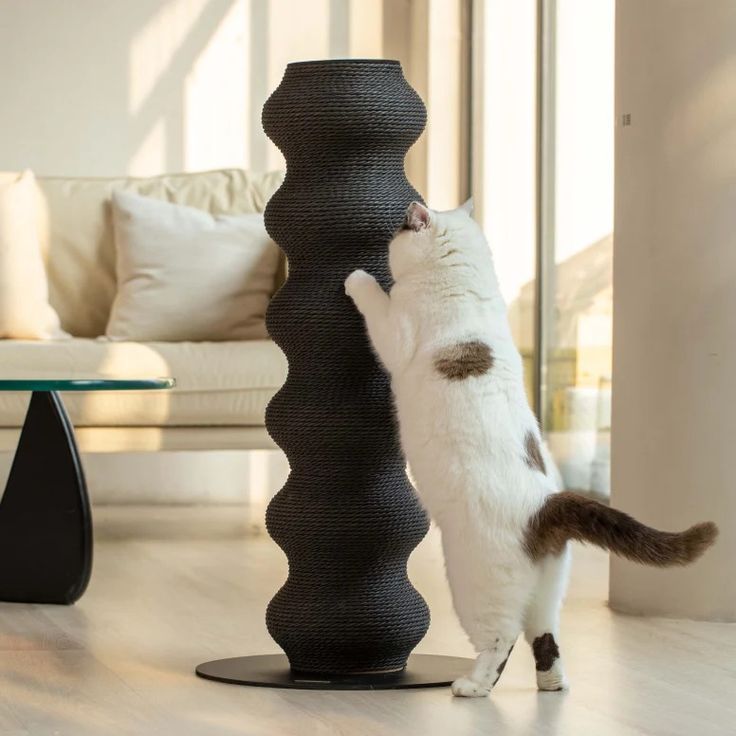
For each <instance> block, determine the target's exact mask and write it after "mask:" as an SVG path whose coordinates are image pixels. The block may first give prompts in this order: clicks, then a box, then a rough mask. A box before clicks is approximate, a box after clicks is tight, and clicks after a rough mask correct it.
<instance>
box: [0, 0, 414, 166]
mask: <svg viewBox="0 0 736 736" xmlns="http://www.w3.org/2000/svg"><path fill="white" fill-rule="evenodd" d="M0 2H2V12H1V13H0V64H1V65H2V68H4V69H12V70H13V73H12V74H4V75H2V77H0V95H2V99H3V117H2V120H0V170H2V169H9V170H13V169H22V168H27V167H30V168H32V169H34V170H35V171H36V172H37V173H38V174H40V175H62V176H119V175H121V174H124V173H127V174H132V175H140V176H148V175H151V174H159V173H161V172H163V171H169V172H172V171H187V170H199V169H211V168H219V167H243V168H250V169H254V170H260V171H265V170H269V169H274V168H281V167H282V159H281V157H280V154H279V153H278V151H277V150H276V148H275V147H274V146H273V144H271V143H270V141H268V139H267V138H266V137H265V135H264V134H263V132H262V130H261V122H260V116H261V108H262V106H263V103H264V102H265V100H266V98H267V97H268V95H269V94H270V92H271V91H272V90H273V88H274V87H275V86H276V85H277V84H278V82H279V81H280V78H281V75H282V73H283V69H284V66H285V65H286V64H287V63H288V62H289V61H292V60H294V59H305V58H306V59H309V58H325V57H346V56H370V57H380V56H383V52H384V36H386V37H387V38H389V42H388V45H389V46H391V45H392V43H391V41H390V38H391V37H390V36H387V35H386V34H387V33H388V30H387V28H385V27H388V26H391V25H393V24H392V22H391V17H393V16H389V13H390V14H396V13H397V12H398V10H397V8H398V6H401V8H403V10H402V12H405V10H406V9H405V8H404V5H406V4H405V3H399V4H396V3H392V2H391V1H390V0H383V2H381V1H380V0H379V1H378V2H371V3H353V2H348V0H321V1H320V2H310V3H305V2H302V0H279V2H270V1H269V0H165V1H162V0H126V2H124V3H115V2H104V3H102V2H97V1H94V0H84V1H83V2H76V3H49V2H47V0H24V2H22V3H13V2H7V1H3V0H0ZM394 35H395V34H394ZM407 43H408V42H407V40H406V39H405V38H404V39H403V44H404V45H407ZM29 49H32V53H29ZM395 51H396V49H393V48H387V49H386V52H387V53H389V54H392V53H395Z"/></svg>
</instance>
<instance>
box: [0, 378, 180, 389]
mask: <svg viewBox="0 0 736 736" xmlns="http://www.w3.org/2000/svg"><path fill="white" fill-rule="evenodd" d="M175 385H176V381H175V380H174V379H173V378H108V377H102V376H90V377H88V378H81V377H76V378H56V377H53V376H43V377H41V376H25V377H17V378H3V377H2V374H0V391H145V390H148V389H166V388H173V387H174V386H175Z"/></svg>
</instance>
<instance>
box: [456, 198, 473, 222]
mask: <svg viewBox="0 0 736 736" xmlns="http://www.w3.org/2000/svg"><path fill="white" fill-rule="evenodd" d="M458 209H459V210H462V211H463V212H464V213H465V214H466V215H467V216H468V217H472V215H473V210H474V209H475V204H474V203H473V198H472V197H470V199H467V200H466V201H465V202H463V203H462V204H461V205H460V206H459V207H458Z"/></svg>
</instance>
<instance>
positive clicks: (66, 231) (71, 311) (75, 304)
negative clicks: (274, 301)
mask: <svg viewBox="0 0 736 736" xmlns="http://www.w3.org/2000/svg"><path fill="white" fill-rule="evenodd" d="M280 182H281V174H280V173H278V172H274V173H268V174H251V173H248V172H245V171H242V170H223V171H212V172H205V173H197V174H177V175H169V176H160V177H154V178H148V179H130V178H127V179H126V178H120V179H79V178H77V179H70V178H39V179H38V184H39V230H40V233H41V237H42V242H43V247H44V250H45V253H46V258H47V270H48V277H49V291H50V301H51V304H52V305H53V306H54V307H55V308H56V310H57V311H58V313H59V316H60V318H61V323H62V327H63V328H64V329H65V330H66V331H67V332H68V333H70V335H72V338H71V339H69V340H59V341H52V342H43V341H38V342H36V341H22V340H0V374H2V372H3V371H10V372H13V373H19V372H23V371H24V370H28V371H32V372H33V373H34V374H36V375H37V374H39V373H42V374H45V375H49V376H63V377H67V376H71V377H73V376H80V377H81V376H87V375H89V374H102V375H105V376H113V377H118V376H121V377H137V376H164V375H166V376H173V377H174V378H176V380H177V386H176V388H175V389H173V390H172V391H161V392H127V391H126V392H119V393H118V392H104V391H103V392H96V393H95V392H90V393H82V394H74V393H69V394H66V395H65V396H64V402H65V404H66V407H67V410H68V412H69V415H70V417H71V420H72V422H73V424H74V426H75V428H76V434H77V440H78V444H79V446H80V449H81V450H82V451H86V452H140V451H149V450H243V449H267V448H272V447H274V445H273V442H272V441H271V440H270V438H269V437H268V434H267V433H266V431H265V428H264V426H263V423H264V412H265V407H266V404H267V403H268V401H269V399H270V398H271V396H272V395H273V394H274V392H275V391H276V390H277V389H278V387H279V386H281V384H282V383H283V381H284V379H285V377H286V361H285V359H284V357H283V355H282V353H281V351H280V350H279V349H278V348H277V347H276V346H275V345H274V344H273V343H272V342H271V341H270V340H252V341H243V342H208V343H136V342H121V343H113V342H109V341H106V340H104V339H99V336H100V335H103V334H104V331H105V325H106V323H107V319H108V316H109V312H110V307H111V304H112V300H113V297H114V295H115V288H116V282H115V249H114V243H113V235H112V223H111V217H110V193H111V191H112V190H113V189H115V188H125V189H129V190H132V191H135V192H138V193H139V194H142V195H146V196H151V197H158V198H161V199H166V200H169V201H172V202H177V203H181V204H186V205H190V206H193V207H199V208H201V209H204V210H207V211H209V212H211V213H213V214H225V213H245V212H256V211H262V210H263V208H264V206H265V203H266V202H267V201H268V198H269V197H270V196H271V194H272V193H273V192H274V191H275V189H277V188H278V186H279V184H280ZM280 270H281V272H282V273H283V267H282V269H280ZM182 309H186V302H185V300H182ZM27 402H28V398H27V395H24V394H15V393H2V392H0V451H3V450H12V449H14V448H15V445H16V443H17V437H18V434H19V431H20V427H21V426H22V423H23V418H24V414H25V410H26V407H27Z"/></svg>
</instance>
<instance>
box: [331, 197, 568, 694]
mask: <svg viewBox="0 0 736 736" xmlns="http://www.w3.org/2000/svg"><path fill="white" fill-rule="evenodd" d="M412 218H414V220H413V221H412ZM409 224H410V226H411V227H412V229H405V230H402V231H401V232H400V233H398V234H397V236H396V238H395V239H394V240H393V242H392V243H391V246H390V251H389V262H390V267H391V273H392V275H393V278H394V286H393V287H392V289H391V293H390V296H389V295H388V294H386V293H385V292H384V291H383V289H382V288H381V287H380V286H379V284H378V283H377V282H376V281H375V279H374V278H373V277H372V276H371V275H369V274H367V273H365V272H364V271H355V272H354V273H352V274H351V275H350V276H349V277H348V279H347V280H346V283H345V287H346V292H347V294H348V295H349V296H350V297H351V298H352V299H353V300H354V302H355V304H356V306H357V308H358V309H359V310H360V312H361V313H362V314H363V315H364V317H365V321H366V325H367V329H368V332H369V335H370V339H371V341H372V343H373V346H374V348H375V350H376V352H377V353H378V356H379V357H380V359H381V361H382V362H383V364H384V365H385V367H386V368H387V370H388V371H389V372H390V374H391V380H392V388H393V392H394V395H395V401H396V408H397V412H398V418H399V426H400V433H401V442H402V446H403V448H404V451H405V453H406V456H407V459H408V461H409V465H410V467H411V472H412V475H413V477H414V480H415V483H416V488H417V491H418V493H419V496H420V498H421V500H422V502H423V504H424V505H425V507H426V508H427V510H428V512H429V514H430V515H431V517H432V518H433V519H434V520H435V522H436V523H437V524H438V526H439V528H440V530H441V532H442V544H443V549H444V555H445V562H446V566H447V575H448V579H449V582H450V586H451V590H452V595H453V602H454V605H455V610H456V611H457V614H458V617H459V619H460V622H461V624H462V626H463V627H464V629H465V631H466V632H467V634H468V637H469V638H470V640H471V642H472V644H473V645H474V647H475V648H476V650H477V652H478V657H477V660H476V664H475V667H474V669H473V671H472V672H471V673H468V676H467V677H462V678H460V679H459V680H457V681H456V682H455V683H453V686H452V691H453V693H454V694H455V695H464V696H478V695H486V694H487V693H488V692H489V691H490V689H491V687H492V686H493V684H494V683H495V681H496V679H497V678H498V675H499V672H498V670H499V668H502V665H503V663H505V661H506V658H507V657H508V655H509V653H510V650H511V648H512V647H513V645H514V642H515V641H516V639H517V637H518V636H519V634H520V632H522V631H523V632H524V633H525V635H526V638H527V640H528V641H529V642H530V644H531V643H533V642H534V641H535V640H539V637H542V636H543V635H545V634H551V635H552V636H553V637H554V641H555V642H558V641H559V636H558V630H559V613H560V606H561V602H562V598H563V596H564V593H565V589H566V584H567V575H568V567H569V550H568V549H567V546H566V547H565V549H564V551H563V552H562V554H560V555H557V556H552V555H550V556H548V557H546V558H544V559H543V560H542V561H541V562H540V561H537V562H532V560H531V559H530V557H529V556H528V554H527V553H526V552H525V550H524V540H523V534H524V530H525V529H526V528H527V525H528V522H529V519H530V518H531V517H532V516H533V514H534V513H535V512H536V511H537V510H538V509H539V508H540V507H541V506H542V504H543V503H544V500H545V498H546V497H547V496H548V495H549V494H552V493H555V492H556V491H557V490H559V489H558V487H557V482H556V479H555V478H554V477H553V476H552V474H551V472H550V473H549V474H547V475H545V474H543V473H542V472H540V471H539V470H537V469H535V468H534V467H531V466H530V464H529V463H528V462H527V461H525V438H526V436H527V433H529V432H532V433H533V435H534V437H535V438H536V440H537V442H538V443H539V446H540V448H541V452H542V454H543V457H544V458H545V460H546V463H545V464H546V467H547V468H549V469H551V468H553V467H554V464H553V463H552V461H551V458H549V455H548V453H547V451H546V448H545V447H544V445H543V443H542V441H541V437H540V434H539V428H538V425H537V421H536V418H535V416H534V414H533V412H532V411H531V409H530V407H529V404H528V401H527V398H526V394H525V391H524V381H523V374H522V362H521V357H520V355H519V352H518V350H517V349H516V347H515V345H514V342H513V339H512V336H511V331H510V327H509V323H508V319H507V315H506V305H505V304H504V300H503V298H502V296H501V292H500V290H499V287H498V280H497V278H496V274H495V271H494V267H493V262H492V258H491V253H490V250H489V247H488V244H487V242H486V240H485V238H484V237H483V234H482V232H481V230H480V228H479V227H478V226H477V225H476V224H475V223H474V222H473V220H472V219H471V218H470V216H469V214H468V212H467V211H466V209H464V208H460V209H458V210H454V211H450V212H434V211H433V212H431V214H430V212H429V211H428V210H426V209H425V208H423V207H421V206H420V205H415V206H413V209H411V210H410V213H409ZM472 341H481V342H483V343H486V344H488V345H489V346H491V347H492V351H493V353H492V354H493V366H492V369H491V370H489V371H488V372H487V373H484V374H483V375H480V376H474V377H471V378H468V379H466V380H454V381H453V380H447V378H445V377H443V375H441V373H440V372H438V370H437V368H436V366H435V360H436V355H437V354H438V353H439V352H441V350H442V349H443V348H446V347H449V346H452V345H454V344H457V343H459V342H472ZM537 681H538V686H539V687H540V688H541V689H545V690H558V689H561V688H563V687H565V686H566V680H565V675H564V672H563V667H562V660H561V659H560V658H559V657H556V658H555V659H554V664H553V666H552V667H551V668H550V669H548V670H547V671H538V672H537Z"/></svg>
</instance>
